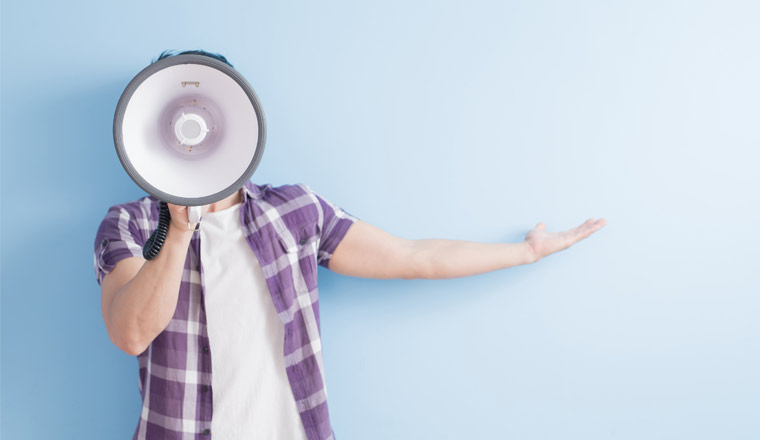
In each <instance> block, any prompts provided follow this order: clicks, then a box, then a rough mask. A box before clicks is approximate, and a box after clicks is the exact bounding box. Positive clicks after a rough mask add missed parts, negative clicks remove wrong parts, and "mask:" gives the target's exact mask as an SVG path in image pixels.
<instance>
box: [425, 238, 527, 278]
mask: <svg viewBox="0 0 760 440" xmlns="http://www.w3.org/2000/svg"><path fill="white" fill-rule="evenodd" d="M414 242H415V247H416V248H417V249H416V252H415V260H416V263H415V264H416V265H417V266H418V268H419V269H418V271H417V272H418V276H417V278H426V279H443V278H459V277H466V276H470V275H477V274H481V273H485V272H491V271H494V270H499V269H505V268H508V267H512V266H517V265H519V264H528V263H532V262H533V252H532V249H531V247H530V245H529V244H528V243H526V242H522V243H479V242H472V241H461V240H442V239H423V240H414Z"/></svg>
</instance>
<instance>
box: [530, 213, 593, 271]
mask: <svg viewBox="0 0 760 440" xmlns="http://www.w3.org/2000/svg"><path fill="white" fill-rule="evenodd" d="M593 220H594V219H593V218H590V219H588V220H586V222H585V223H583V224H582V225H580V226H578V227H576V228H573V229H570V230H568V231H564V232H558V233H554V232H547V231H546V224H544V223H543V222H538V224H537V225H536V227H535V228H533V229H532V230H531V231H530V232H528V234H527V235H526V236H525V242H526V243H528V244H529V245H530V246H529V248H530V249H531V250H532V251H533V262H536V261H538V260H540V259H542V258H544V257H545V256H547V255H551V254H553V253H555V252H559V251H561V250H564V249H567V248H569V247H570V246H572V245H573V244H575V243H577V242H579V241H581V240H583V239H584V238H586V237H588V236H589V235H591V234H592V233H594V232H596V231H598V230H599V229H601V228H602V227H603V226H604V225H606V224H607V220H605V219H603V218H600V219H599V220H597V221H593Z"/></svg>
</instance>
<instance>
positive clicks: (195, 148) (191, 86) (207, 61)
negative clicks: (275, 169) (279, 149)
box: [113, 54, 266, 241]
mask: <svg viewBox="0 0 760 440" xmlns="http://www.w3.org/2000/svg"><path fill="white" fill-rule="evenodd" d="M113 137H114V144H115V146H116V153H117V155H118V156H119V160H120V161H121V164H122V165H123V166H124V169H125V170H126V171H127V174H129V176H130V177H131V178H132V180H134V181H135V183H137V185H138V186H140V187H141V188H142V189H144V190H145V191H146V192H147V193H149V194H151V195H153V196H154V197H156V198H158V199H160V200H162V201H164V202H168V203H172V204H175V205H183V206H187V207H188V220H189V222H190V223H198V222H200V220H201V206H202V205H207V204H211V203H214V202H217V201H219V200H222V199H224V198H226V197H228V196H230V195H231V194H232V193H234V192H235V191H237V190H239V189H240V188H241V187H242V186H243V185H244V184H245V182H246V181H247V180H249V179H250V178H251V176H252V175H253V172H254V171H255V170H256V167H257V166H258V164H259V162H260V160H261V156H262V155H263V153H264V144H265V142H266V120H265V118H264V112H263V111H262V109H261V105H260V104H259V100H258V97H257V96H256V93H255V92H254V90H253V88H252V87H251V86H250V84H248V81H246V80H245V78H243V76H242V75H240V73H238V72H237V71H236V70H235V69H234V68H232V67H231V66H230V65H228V64H226V63H224V62H222V61H220V60H217V59H215V58H213V57H210V56H206V55H200V54H179V55H174V56H170V57H167V58H163V59H160V60H158V61H156V62H154V63H152V64H150V65H149V66H147V67H146V68H144V69H143V70H142V71H140V73H138V74H137V76H135V77H134V78H133V79H132V81H130V83H129V84H128V85H127V87H126V89H124V92H123V93H122V95H121V98H120V99H119V103H118V105H117V106H116V112H115V114H114V122H113ZM167 212H168V211H167ZM167 227H168V226H167ZM161 241H163V240H161Z"/></svg>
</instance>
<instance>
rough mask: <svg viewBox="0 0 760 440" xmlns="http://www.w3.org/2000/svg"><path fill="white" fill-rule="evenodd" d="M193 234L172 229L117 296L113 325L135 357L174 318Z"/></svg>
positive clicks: (112, 306) (114, 305) (114, 303)
mask: <svg viewBox="0 0 760 440" xmlns="http://www.w3.org/2000/svg"><path fill="white" fill-rule="evenodd" d="M191 238H192V232H191V231H181V230H177V229H174V228H173V227H170V228H169V232H168V233H167V236H166V241H165V242H164V245H163V247H162V248H161V251H160V252H159V253H158V255H157V256H156V257H155V258H154V259H152V260H149V261H146V262H145V263H144V264H143V265H142V267H141V268H140V270H139V271H138V272H137V274H136V275H135V276H134V277H133V278H132V280H130V281H129V282H128V283H127V284H125V285H124V286H123V287H122V288H121V289H120V290H119V291H118V292H117V293H116V294H115V295H114V299H113V303H112V305H111V310H110V313H111V322H112V326H113V327H114V328H116V329H118V331H119V332H120V333H121V334H122V338H123V340H124V341H127V342H126V345H127V346H128V347H130V351H132V352H133V353H134V354H139V353H142V352H143V351H144V350H145V348H147V346H148V345H150V343H151V342H152V341H153V339H155V338H156V336H158V334H159V333H161V332H162V331H163V330H164V329H165V328H166V326H167V325H168V324H169V322H170V321H171V319H172V317H173V316H174V311H175V310H176V308H177V299H178V297H179V288H180V283H181V281H182V272H183V270H184V266H185V260H186V258H187V252H188V248H189V244H190V239H191Z"/></svg>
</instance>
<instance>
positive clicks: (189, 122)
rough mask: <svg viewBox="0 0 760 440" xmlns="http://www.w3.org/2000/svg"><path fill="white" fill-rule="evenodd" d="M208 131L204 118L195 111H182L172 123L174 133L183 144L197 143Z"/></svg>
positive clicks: (201, 140)
mask: <svg viewBox="0 0 760 440" xmlns="http://www.w3.org/2000/svg"><path fill="white" fill-rule="evenodd" d="M206 133H208V125H207V124H206V120H205V119H203V117H201V116H200V115H198V114H195V113H184V112H183V113H182V114H181V115H180V117H179V118H178V119H177V122H176V123H175V124H174V134H175V135H176V136H177V139H178V140H179V141H180V143H182V144H184V145H198V144H200V143H201V142H203V139H205V138H206Z"/></svg>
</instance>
